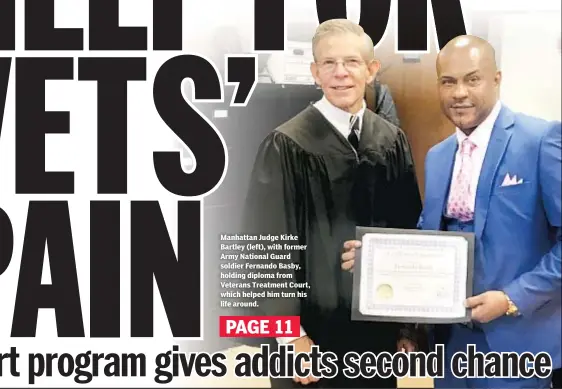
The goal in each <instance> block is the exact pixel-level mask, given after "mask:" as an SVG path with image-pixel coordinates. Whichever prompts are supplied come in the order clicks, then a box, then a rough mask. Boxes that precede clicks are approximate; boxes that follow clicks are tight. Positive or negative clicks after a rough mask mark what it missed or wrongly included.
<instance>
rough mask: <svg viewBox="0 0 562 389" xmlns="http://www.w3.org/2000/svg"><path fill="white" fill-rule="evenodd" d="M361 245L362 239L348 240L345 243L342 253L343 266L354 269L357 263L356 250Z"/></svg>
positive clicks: (346, 268)
mask: <svg viewBox="0 0 562 389" xmlns="http://www.w3.org/2000/svg"><path fill="white" fill-rule="evenodd" d="M360 247H361V241H359V240H348V241H346V242H345V243H344V244H343V254H342V255H341V268H342V269H343V270H348V271H353V265H354V264H355V250H356V249H358V248H360Z"/></svg>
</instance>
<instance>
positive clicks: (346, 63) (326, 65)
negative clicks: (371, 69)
mask: <svg viewBox="0 0 562 389" xmlns="http://www.w3.org/2000/svg"><path fill="white" fill-rule="evenodd" d="M339 63H341V64H342V65H343V67H344V68H345V69H346V70H347V71H348V72H356V71H357V70H359V69H361V67H362V66H363V65H364V64H365V62H364V61H362V60H360V59H357V58H348V59H344V60H341V61H336V60H335V59H326V60H324V61H320V62H317V64H318V66H319V68H320V70H321V71H322V72H326V73H331V72H333V71H335V70H336V69H337V67H338V64H339Z"/></svg>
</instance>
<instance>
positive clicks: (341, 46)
mask: <svg viewBox="0 0 562 389" xmlns="http://www.w3.org/2000/svg"><path fill="white" fill-rule="evenodd" d="M366 46H367V45H366V43H365V40H364V39H363V38H362V37H360V36H357V35H354V34H352V33H341V34H334V35H331V36H326V37H324V38H322V39H321V40H320V41H319V42H318V44H317V45H316V50H315V62H313V63H312V64H311V68H310V70H311V72H312V75H313V76H314V79H315V81H316V83H317V84H318V85H319V86H320V87H321V88H322V91H323V92H324V95H325V96H326V98H327V99H328V101H329V102H330V103H332V104H333V105H335V106H336V107H338V108H340V109H342V110H344V111H347V112H350V113H356V112H358V111H359V110H360V109H361V107H362V106H363V98H364V96H365V86H366V85H367V83H371V82H372V81H373V79H374V77H375V75H376V73H377V71H378V69H379V63H378V62H377V61H374V60H370V61H369V60H366V59H365V58H366V57H367V55H365V54H366V53H365V50H366ZM371 57H372V55H371Z"/></svg>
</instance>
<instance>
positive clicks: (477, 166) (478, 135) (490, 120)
mask: <svg viewBox="0 0 562 389" xmlns="http://www.w3.org/2000/svg"><path fill="white" fill-rule="evenodd" d="M501 106H502V105H501V102H500V101H498V102H497V103H496V105H495V106H494V108H492V111H491V112H490V114H489V115H488V117H486V119H484V121H483V122H482V123H480V125H479V126H478V127H476V128H475V129H474V131H472V134H470V136H468V137H467V136H466V135H465V133H464V132H462V131H461V130H460V129H458V128H457V129H456V130H455V131H456V135H457V140H458V142H459V148H458V150H457V153H456V154H455V166H454V168H453V177H452V179H453V180H454V179H455V177H457V175H458V174H459V170H460V168H461V162H462V156H461V145H462V142H463V141H464V140H465V139H466V138H468V139H470V141H471V142H472V143H474V144H475V145H476V148H475V149H474V151H473V152H472V157H471V159H472V177H471V180H470V198H469V201H468V207H469V209H470V211H472V212H474V204H475V203H476V190H477V188H478V179H479V178H480V171H481V170H482V164H483V163H484V156H485V155H486V150H487V149H488V143H490V137H491V136H492V129H493V128H494V123H495V122H496V119H497V118H498V115H499V113H500V110H501Z"/></svg>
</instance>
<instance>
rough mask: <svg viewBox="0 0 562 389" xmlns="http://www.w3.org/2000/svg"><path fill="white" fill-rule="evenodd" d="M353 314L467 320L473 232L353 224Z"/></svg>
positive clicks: (401, 319)
mask: <svg viewBox="0 0 562 389" xmlns="http://www.w3.org/2000/svg"><path fill="white" fill-rule="evenodd" d="M357 239H358V240H360V241H361V242H362V245H361V248H360V249H359V250H357V253H356V260H355V265H354V270H353V306H352V319H353V320H370V321H398V322H410V323H467V322H470V310H469V309H467V308H466V307H465V306H464V301H465V300H466V298H467V297H470V296H472V276H473V269H474V235H473V234H472V233H462V232H448V231H419V230H400V229H388V228H367V227H358V228H357Z"/></svg>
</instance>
